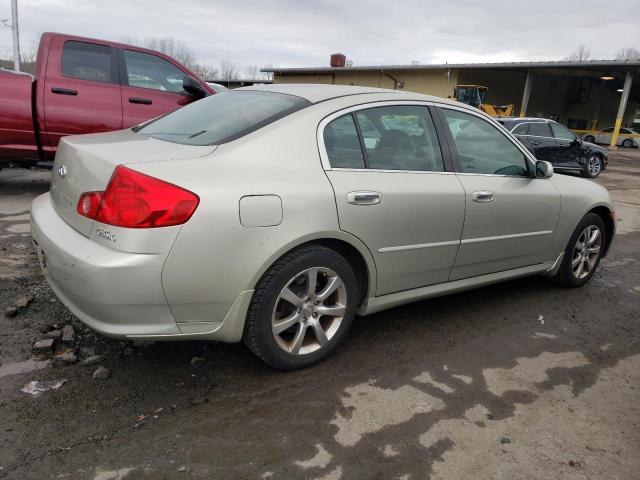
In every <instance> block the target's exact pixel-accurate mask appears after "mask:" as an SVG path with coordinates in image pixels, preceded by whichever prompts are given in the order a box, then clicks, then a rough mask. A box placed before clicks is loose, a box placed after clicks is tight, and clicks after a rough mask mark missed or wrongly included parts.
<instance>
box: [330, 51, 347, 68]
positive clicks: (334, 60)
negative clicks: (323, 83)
mask: <svg viewBox="0 0 640 480" xmlns="http://www.w3.org/2000/svg"><path fill="white" fill-rule="evenodd" d="M346 63H347V57H346V56H344V55H343V54H342V53H334V54H332V55H331V63H330V65H331V66H332V67H334V68H336V67H344V66H345V64H346Z"/></svg>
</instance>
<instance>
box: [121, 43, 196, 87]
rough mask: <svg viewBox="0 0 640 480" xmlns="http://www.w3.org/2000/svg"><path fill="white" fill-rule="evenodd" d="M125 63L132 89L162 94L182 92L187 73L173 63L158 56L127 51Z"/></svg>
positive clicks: (125, 52)
mask: <svg viewBox="0 0 640 480" xmlns="http://www.w3.org/2000/svg"><path fill="white" fill-rule="evenodd" d="M124 63H125V66H126V68H127V82H128V83H129V86H130V87H140V88H150V89H152V90H160V91H162V92H173V93H180V92H182V81H183V79H184V76H185V73H184V72H183V71H182V70H180V69H179V68H178V67H176V66H175V65H173V64H172V63H171V62H168V61H166V60H165V59H163V58H160V57H157V56H156V55H151V54H148V53H142V52H134V51H133V50H125V51H124Z"/></svg>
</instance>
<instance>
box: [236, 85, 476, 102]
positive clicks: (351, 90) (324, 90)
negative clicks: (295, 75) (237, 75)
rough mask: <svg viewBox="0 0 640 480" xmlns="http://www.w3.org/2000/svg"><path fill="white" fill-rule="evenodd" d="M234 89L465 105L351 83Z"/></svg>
mask: <svg viewBox="0 0 640 480" xmlns="http://www.w3.org/2000/svg"><path fill="white" fill-rule="evenodd" d="M236 90H254V91H261V92H274V93H285V94H288V95H295V96H297V97H302V98H304V99H306V100H308V101H310V102H311V103H318V102H323V101H325V100H330V99H332V98H339V97H346V96H350V95H366V94H376V93H377V94H389V95H394V96H397V97H398V99H399V100H402V99H407V100H410V99H411V100H422V101H432V102H440V103H449V104H453V105H459V106H466V105H464V104H461V103H458V102H452V101H450V100H447V99H444V98H442V97H435V96H432V95H423V94H421V93H414V92H405V91H402V90H390V89H386V88H374V87H358V86H353V85H327V84H313V83H279V84H271V85H252V86H250V87H242V88H237V89H236Z"/></svg>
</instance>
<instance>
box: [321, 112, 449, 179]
mask: <svg viewBox="0 0 640 480" xmlns="http://www.w3.org/2000/svg"><path fill="white" fill-rule="evenodd" d="M398 105H407V106H414V107H428V106H433V105H434V102H433V101H427V100H382V101H379V102H369V103H362V104H359V105H352V106H351V107H346V108H343V109H340V110H337V111H335V112H333V113H331V114H329V115H327V116H326V117H324V118H323V119H322V120H321V121H320V123H319V124H318V130H317V132H316V139H317V141H318V151H319V152H320V161H321V163H322V168H323V169H324V170H325V171H330V170H348V171H355V172H405V173H407V172H410V173H454V172H440V171H427V170H381V169H375V168H340V167H332V166H331V163H330V162H329V154H328V153H327V147H326V146H325V144H324V129H325V127H326V126H327V124H329V123H330V122H332V121H333V120H335V119H336V118H338V117H341V116H343V115H346V114H348V113H352V112H357V111H359V110H367V109H369V108H377V107H393V106H398ZM438 146H440V144H438ZM440 148H441V149H442V147H440Z"/></svg>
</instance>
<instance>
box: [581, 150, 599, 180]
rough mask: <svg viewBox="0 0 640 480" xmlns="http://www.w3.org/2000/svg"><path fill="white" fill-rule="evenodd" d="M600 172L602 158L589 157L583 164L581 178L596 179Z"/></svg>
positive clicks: (594, 155)
mask: <svg viewBox="0 0 640 480" xmlns="http://www.w3.org/2000/svg"><path fill="white" fill-rule="evenodd" d="M601 171H602V158H600V155H596V154H593V155H590V156H589V157H587V160H586V161H585V163H584V168H583V169H582V176H583V177H587V178H596V177H597V176H598V175H600V172H601Z"/></svg>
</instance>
